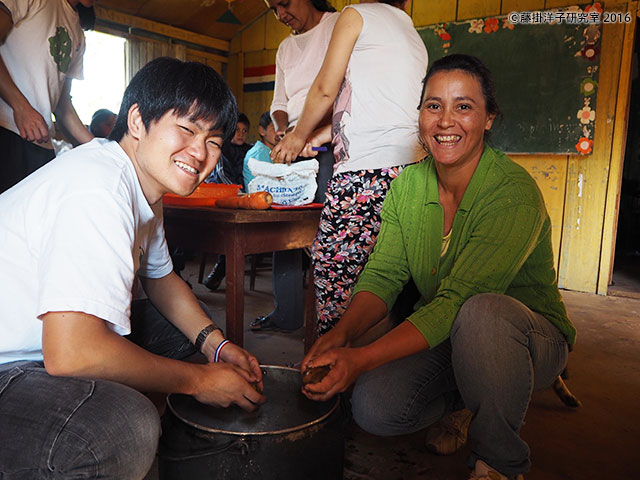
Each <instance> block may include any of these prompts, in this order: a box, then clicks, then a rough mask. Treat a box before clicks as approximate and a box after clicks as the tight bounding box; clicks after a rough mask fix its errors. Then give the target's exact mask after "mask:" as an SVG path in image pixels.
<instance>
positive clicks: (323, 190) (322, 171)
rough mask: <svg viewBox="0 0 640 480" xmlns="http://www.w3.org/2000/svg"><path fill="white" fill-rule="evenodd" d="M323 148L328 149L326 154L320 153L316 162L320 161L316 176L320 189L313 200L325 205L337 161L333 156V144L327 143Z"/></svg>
mask: <svg viewBox="0 0 640 480" xmlns="http://www.w3.org/2000/svg"><path fill="white" fill-rule="evenodd" d="M323 147H327V151H326V152H318V155H317V156H316V160H317V161H318V174H317V175H316V183H317V184H318V189H317V190H316V195H315V197H314V199H313V202H314V203H324V200H325V198H326V195H327V188H328V186H329V180H330V179H331V177H332V176H333V164H334V163H335V161H336V159H335V157H334V156H333V145H331V143H325V144H324V145H323Z"/></svg>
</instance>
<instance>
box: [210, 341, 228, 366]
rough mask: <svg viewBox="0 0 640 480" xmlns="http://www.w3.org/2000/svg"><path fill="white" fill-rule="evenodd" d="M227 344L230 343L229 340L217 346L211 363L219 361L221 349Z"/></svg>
mask: <svg viewBox="0 0 640 480" xmlns="http://www.w3.org/2000/svg"><path fill="white" fill-rule="evenodd" d="M227 343H231V342H230V341H229V340H226V339H225V340H223V341H221V342H220V345H218V348H216V353H215V355H214V356H213V361H214V362H218V361H219V360H220V352H221V351H222V349H223V348H224V346H225V345H226V344H227Z"/></svg>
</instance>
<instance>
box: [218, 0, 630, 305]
mask: <svg viewBox="0 0 640 480" xmlns="http://www.w3.org/2000/svg"><path fill="white" fill-rule="evenodd" d="M353 3H359V2H358V1H350V0H333V1H332V4H333V5H334V6H335V7H336V8H337V9H338V10H341V9H342V8H343V7H344V6H345V5H349V4H353ZM576 3H579V2H576V1H568V0H451V1H446V2H444V1H442V2H424V1H416V0H414V1H412V2H410V4H409V7H408V9H407V11H408V12H409V13H410V14H411V17H412V18H413V21H414V25H415V26H416V27H419V26H423V25H431V24H434V23H442V22H449V21H460V20H466V19H469V18H478V17H487V16H492V15H505V14H508V13H509V12H512V11H534V10H543V9H550V8H557V7H563V6H569V5H575V4H576ZM637 9H638V2H635V1H634V2H628V3H622V4H616V5H614V4H613V3H611V4H609V3H607V2H605V10H607V11H613V10H617V11H622V12H631V13H632V17H633V22H632V23H630V24H626V25H625V24H609V25H605V26H603V34H602V44H601V47H602V48H601V52H602V53H601V58H600V72H599V90H598V99H597V104H596V122H595V137H594V151H593V153H592V154H591V155H589V156H584V157H582V156H578V155H517V156H514V157H513V158H514V160H515V161H517V162H518V163H520V164H521V165H523V166H524V167H525V168H526V169H527V170H528V171H529V172H530V173H531V175H532V176H533V177H534V178H535V179H536V181H537V182H538V185H539V186H540V189H541V191H542V193H543V195H544V198H545V202H546V205H547V209H548V210H549V215H550V216H551V222H552V225H553V247H554V252H555V256H556V266H557V272H558V283H559V285H560V287H561V288H565V289H569V290H576V291H582V292H590V293H599V294H606V292H607V286H608V283H609V280H610V275H611V271H612V261H613V251H614V245H615V231H616V227H617V211H618V204H619V193H620V185H621V172H622V163H623V160H624V146H625V142H626V124H627V115H628V104H629V94H630V93H629V92H630V72H631V58H632V50H633V40H634V31H635V20H636V12H637ZM288 33H289V32H288V29H287V28H286V27H284V26H283V25H282V24H280V23H279V22H278V21H276V19H275V18H274V16H273V15H272V14H271V13H269V12H267V13H266V14H265V15H264V16H263V17H261V18H260V19H258V20H257V21H256V22H254V23H253V24H252V25H251V27H250V28H247V29H246V30H244V31H243V32H242V33H241V35H239V36H238V37H236V38H234V40H232V42H231V52H230V53H231V56H230V59H229V65H228V72H227V75H228V81H229V83H230V85H231V87H232V88H233V90H234V92H236V94H237V95H238V98H239V103H240V105H241V108H243V107H245V105H244V103H243V95H242V71H243V68H244V66H245V62H252V61H255V58H257V57H256V52H259V51H262V52H264V53H262V55H266V57H269V58H271V56H273V58H275V50H276V49H277V46H278V44H279V43H280V41H281V40H282V39H283V38H284V37H285V36H286V35H288ZM266 57H259V58H262V59H264V58H266ZM264 101H265V102H266V103H265V105H264V110H266V109H267V108H268V105H269V100H268V99H266V98H265V99H264ZM246 107H250V108H251V110H255V111H262V109H261V108H258V107H257V106H256V105H246Z"/></svg>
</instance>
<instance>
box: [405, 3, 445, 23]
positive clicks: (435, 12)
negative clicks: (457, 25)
mask: <svg viewBox="0 0 640 480" xmlns="http://www.w3.org/2000/svg"><path fill="white" fill-rule="evenodd" d="M455 18H456V2H414V3H413V24H414V25H415V26H417V27H420V26H424V25H433V24H435V23H444V22H450V21H451V20H452V19H455Z"/></svg>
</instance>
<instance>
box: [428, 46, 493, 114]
mask: <svg viewBox="0 0 640 480" xmlns="http://www.w3.org/2000/svg"><path fill="white" fill-rule="evenodd" d="M451 70H460V71H462V72H466V73H468V74H469V75H471V76H473V77H474V78H476V79H477V80H478V81H479V82H480V86H481V87H482V96H483V97H484V102H485V105H486V109H487V112H488V113H491V114H493V115H495V116H496V118H497V117H499V116H500V107H499V106H498V101H497V100H496V89H495V86H494V84H493V77H492V76H491V71H490V70H489V69H488V68H487V66H486V65H485V64H484V63H482V60H480V59H479V58H478V57H474V56H473V55H464V54H461V53H454V54H452V55H447V56H446V57H442V58H441V59H439V60H436V61H435V62H433V65H431V67H430V68H429V71H428V72H427V75H426V76H425V77H424V80H423V81H422V94H421V95H420V105H419V106H418V109H420V106H421V105H422V101H423V99H424V92H425V90H426V88H427V82H428V81H429V79H430V78H431V77H433V76H434V75H435V74H436V73H438V72H449V71H451Z"/></svg>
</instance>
